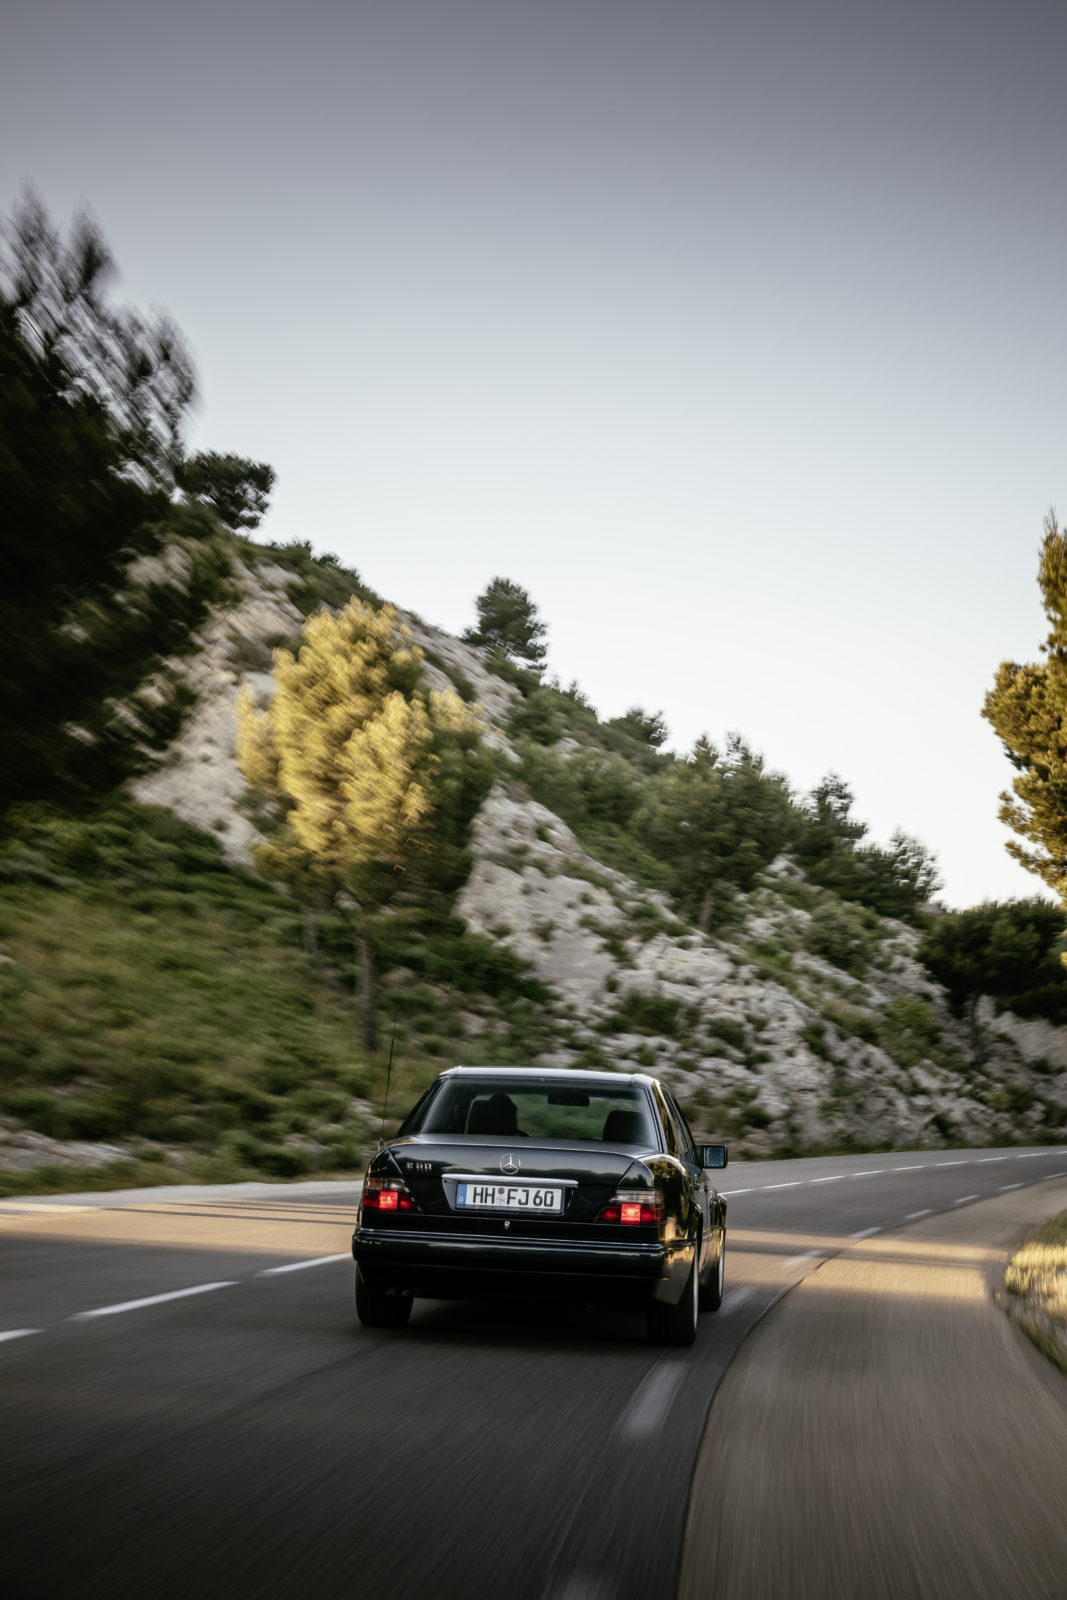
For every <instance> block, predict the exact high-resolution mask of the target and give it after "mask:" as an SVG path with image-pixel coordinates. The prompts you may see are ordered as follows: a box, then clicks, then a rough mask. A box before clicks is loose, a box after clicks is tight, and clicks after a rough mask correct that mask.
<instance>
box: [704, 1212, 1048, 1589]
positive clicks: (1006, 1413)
mask: <svg viewBox="0 0 1067 1600" xmlns="http://www.w3.org/2000/svg"><path fill="white" fill-rule="evenodd" d="M1065 1205H1067V1183H1064V1182H1059V1181H1057V1182H1050V1183H1043V1184H1039V1185H1036V1186H1034V1187H1032V1188H1027V1189H1024V1190H1019V1191H1016V1192H1014V1193H1011V1194H1004V1195H1001V1196H999V1197H997V1198H996V1199H993V1200H988V1201H981V1202H979V1203H977V1204H974V1205H969V1206H966V1207H962V1208H961V1209H959V1210H956V1211H952V1212H948V1213H942V1214H940V1215H937V1216H932V1217H929V1218H926V1219H924V1220H923V1221H921V1222H918V1223H916V1224H914V1225H913V1226H911V1227H908V1228H903V1229H900V1230H897V1231H894V1232H890V1233H885V1234H882V1235H880V1236H878V1237H876V1238H869V1239H864V1240H861V1241H857V1242H856V1243H855V1244H854V1245H852V1246H851V1247H850V1248H849V1249H847V1250H845V1251H843V1252H842V1253H841V1254H840V1255H838V1256H836V1257H834V1258H833V1259H831V1260H828V1261H826V1262H824V1263H823V1264H822V1265H821V1266H820V1267H819V1268H818V1270H816V1271H813V1272H811V1273H810V1274H809V1275H808V1276H807V1277H806V1278H805V1279H804V1281H803V1283H802V1284H800V1285H798V1287H797V1288H795V1289H794V1290H793V1291H792V1292H791V1293H790V1294H789V1295H787V1296H786V1297H785V1299H783V1300H782V1301H781V1302H780V1304H779V1305H778V1306H777V1307H776V1308H775V1310H774V1311H773V1312H772V1313H771V1315H770V1316H769V1317H767V1318H766V1319H765V1320H764V1321H763V1322H762V1323H761V1324H760V1326H759V1327H758V1328H757V1329H756V1330H755V1331H754V1332H753V1334H752V1335H751V1336H750V1338H749V1339H748V1340H747V1341H746V1343H745V1345H744V1346H743V1348H742V1349H741V1351H740V1352H739V1354H738V1356H737V1358H736V1359H735V1361H734V1363H733V1365H732V1367H731V1369H730V1371H729V1372H728V1373H727V1375H726V1378H725V1380H724V1382H723V1384H722V1387H721V1389H720V1390H719V1393H718V1395H717V1396H716V1399H715V1403H714V1405H713V1407H712V1410H711V1413H710V1416H709V1421H708V1426H707V1429H706V1432H705V1437H704V1441H703V1444H702V1447H701V1451H700V1456H699V1458H698V1463H697V1468H696V1472H695V1475H694V1479H693V1485H692V1493H691V1500H690V1508H689V1518H688V1525H687V1532H686V1539H685V1545H684V1550H683V1559H682V1568H681V1578H680V1585H679V1594H680V1596H681V1600H697V1597H698V1596H699V1597H700V1600H709V1597H713V1596H722V1597H726V1596H729V1597H730V1600H745V1597H749V1596H752V1597H756V1596H759V1597H761V1600H762V1597H771V1596H784V1595H788V1596H790V1600H807V1597H809V1596H810V1597H811V1600H824V1597H834V1596H849V1597H851V1596H857V1597H858V1596H861V1595H862V1596H865V1597H866V1596H872V1597H876V1596H884V1597H885V1600H896V1597H899V1596H900V1595H904V1594H907V1595H909V1596H911V1595H914V1596H946V1597H948V1596H960V1597H963V1596H967V1597H968V1600H970V1597H984V1596H989V1597H990V1600H992V1597H994V1596H1003V1595H1004V1594H1007V1593H1012V1592H1023V1591H1025V1592H1028V1593H1029V1594H1030V1595H1032V1596H1048V1597H1049V1600H1052V1597H1053V1596H1058V1597H1062V1595H1063V1594H1064V1577H1063V1575H1064V1573H1065V1572H1067V1522H1065V1520H1064V1518H1063V1515H1062V1486H1063V1484H1065V1483H1067V1380H1065V1379H1064V1378H1063V1376H1062V1375H1061V1374H1060V1373H1059V1372H1058V1371H1056V1370H1055V1369H1054V1368H1053V1367H1052V1366H1051V1365H1050V1364H1049V1363H1048V1362H1047V1361H1045V1359H1044V1358H1043V1357H1042V1356H1040V1355H1039V1354H1038V1352H1037V1351H1035V1350H1034V1349H1033V1348H1032V1346H1031V1345H1030V1344H1029V1342H1028V1341H1027V1340H1026V1339H1025V1337H1024V1336H1023V1335H1022V1333H1021V1332H1020V1330H1019V1329H1018V1328H1016V1327H1015V1326H1014V1325H1013V1324H1012V1323H1011V1322H1010V1320H1009V1319H1008V1318H1007V1317H1006V1316H1005V1315H1004V1314H1003V1312H1002V1311H1001V1310H1000V1309H999V1308H998V1307H997V1305H996V1304H995V1302H994V1299H993V1296H994V1292H995V1291H997V1290H999V1289H1000V1288H1001V1285H1002V1282H1003V1269H1004V1264H1005V1262H1006V1261H1007V1259H1008V1256H1009V1255H1010V1253H1011V1251H1012V1249H1013V1248H1014V1246H1015V1245H1016V1244H1017V1242H1018V1240H1019V1239H1020V1238H1021V1237H1022V1235H1023V1234H1025V1233H1026V1232H1027V1231H1028V1230H1029V1229H1030V1228H1032V1227H1034V1226H1036V1225H1037V1224H1038V1223H1040V1222H1041V1221H1042V1220H1043V1219H1044V1218H1045V1217H1046V1216H1048V1215H1050V1214H1051V1213H1052V1212H1054V1211H1057V1210H1060V1209H1062V1208H1063V1207H1064V1206H1065Z"/></svg>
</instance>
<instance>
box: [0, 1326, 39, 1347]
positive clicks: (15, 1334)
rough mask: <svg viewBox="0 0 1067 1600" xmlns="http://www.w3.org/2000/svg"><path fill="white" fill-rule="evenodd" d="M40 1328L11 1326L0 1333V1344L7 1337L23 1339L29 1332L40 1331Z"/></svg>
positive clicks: (4, 1341) (3, 1342)
mask: <svg viewBox="0 0 1067 1600" xmlns="http://www.w3.org/2000/svg"><path fill="white" fill-rule="evenodd" d="M40 1331H41V1330H40V1328H12V1329H11V1330H10V1331H9V1332H8V1333H0V1344H5V1343H6V1342H7V1340H8V1339H25V1338H26V1337H27V1336H28V1335H29V1334H31V1333H40Z"/></svg>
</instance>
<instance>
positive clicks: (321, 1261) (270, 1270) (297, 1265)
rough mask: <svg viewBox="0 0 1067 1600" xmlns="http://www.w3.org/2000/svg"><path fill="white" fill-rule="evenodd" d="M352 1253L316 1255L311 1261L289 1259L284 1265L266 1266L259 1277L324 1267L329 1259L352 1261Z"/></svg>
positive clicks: (259, 1273)
mask: <svg viewBox="0 0 1067 1600" xmlns="http://www.w3.org/2000/svg"><path fill="white" fill-rule="evenodd" d="M351 1259H352V1257H351V1254H350V1253H348V1252H346V1253H345V1254H344V1255H340V1256H315V1257H313V1258H312V1259H311V1260H309V1261H287V1262H286V1263H285V1266H284V1267H264V1268H263V1270H262V1272H257V1273H256V1277H257V1278H273V1277H274V1275H275V1273H277V1272H302V1271H303V1269H304V1268H305V1267H324V1266H326V1264H327V1262H329V1261H351Z"/></svg>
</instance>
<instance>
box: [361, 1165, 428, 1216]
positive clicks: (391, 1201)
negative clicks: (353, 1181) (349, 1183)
mask: <svg viewBox="0 0 1067 1600" xmlns="http://www.w3.org/2000/svg"><path fill="white" fill-rule="evenodd" d="M363 1209H364V1211H417V1210H418V1209H419V1207H418V1202H417V1201H416V1199H415V1196H414V1195H413V1194H412V1192H411V1190H410V1189H409V1188H408V1186H407V1184H406V1183H405V1182H404V1180H403V1179H402V1178H390V1177H389V1176H388V1175H387V1174H386V1175H385V1176H381V1175H378V1174H376V1173H372V1174H371V1175H370V1177H368V1179H367V1181H366V1182H365V1183H364V1185H363Z"/></svg>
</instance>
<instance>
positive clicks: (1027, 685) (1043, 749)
mask: <svg viewBox="0 0 1067 1600" xmlns="http://www.w3.org/2000/svg"><path fill="white" fill-rule="evenodd" d="M1037 581H1038V586H1039V588H1040V590H1041V598H1042V601H1043V603H1044V609H1045V615H1046V617H1047V618H1048V620H1049V624H1050V627H1049V633H1048V637H1047V639H1046V641H1045V643H1044V644H1043V645H1042V646H1041V652H1042V655H1043V656H1044V658H1045V659H1044V661H1043V662H1032V663H1029V664H1027V665H1023V666H1021V665H1020V664H1019V663H1018V662H1015V661H1004V662H1002V663H1001V665H1000V667H999V669H998V671H997V675H996V680H995V682H994V685H993V688H992V689H991V691H990V692H989V693H988V694H987V695H986V697H985V704H984V707H983V712H982V714H983V716H985V717H986V718H987V719H988V720H989V722H991V723H992V725H993V727H994V729H995V730H996V732H997V734H998V735H999V736H1000V738H1001V739H1002V740H1003V742H1004V749H1005V751H1006V753H1007V755H1008V758H1009V760H1010V761H1011V763H1012V765H1013V766H1014V767H1015V768H1016V769H1017V776H1016V777H1015V778H1014V779H1013V780H1012V786H1011V787H1012V794H1009V793H1007V792H1005V793H1003V794H1002V795H1001V797H1000V801H1001V803H1000V811H999V816H1000V819H1001V821H1002V822H1006V823H1007V824H1008V826H1009V827H1010V828H1012V829H1013V830H1014V832H1015V833H1017V834H1018V835H1019V840H1022V841H1024V842H1022V843H1020V842H1019V840H1015V839H1011V840H1009V841H1008V851H1009V854H1011V855H1013V856H1014V857H1015V859H1016V861H1018V862H1020V864H1021V865H1022V866H1024V867H1025V868H1026V870H1027V871H1028V872H1033V873H1035V874H1036V875H1037V877H1039V878H1041V879H1042V880H1043V881H1044V882H1045V883H1047V884H1048V886H1049V888H1050V889H1052V890H1054V892H1055V893H1056V894H1057V895H1059V897H1060V899H1061V900H1064V901H1067V530H1063V531H1061V529H1060V528H1059V526H1058V524H1057V521H1056V515H1055V512H1053V511H1049V513H1048V515H1047V516H1046V518H1045V524H1044V539H1043V540H1042V545H1041V559H1040V563H1039V565H1038V574H1037ZM1013 796H1014V798H1013Z"/></svg>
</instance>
